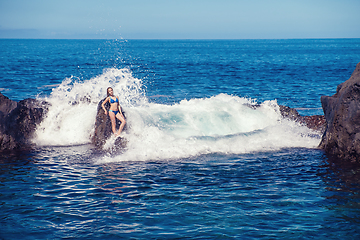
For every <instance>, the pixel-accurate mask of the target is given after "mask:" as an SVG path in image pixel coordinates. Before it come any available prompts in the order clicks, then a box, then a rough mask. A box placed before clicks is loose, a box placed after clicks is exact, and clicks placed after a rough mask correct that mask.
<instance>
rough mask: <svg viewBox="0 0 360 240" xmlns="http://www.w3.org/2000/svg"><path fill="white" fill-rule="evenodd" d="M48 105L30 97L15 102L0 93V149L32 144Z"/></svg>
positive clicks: (11, 148)
mask: <svg viewBox="0 0 360 240" xmlns="http://www.w3.org/2000/svg"><path fill="white" fill-rule="evenodd" d="M48 107H49V103H47V102H44V101H38V100H36V99H31V98H28V99H25V100H22V101H20V102H15V101H12V100H10V99H9V98H8V97H6V96H4V95H2V94H1V93H0V151H4V150H14V149H20V148H25V147H28V146H30V145H31V143H30V139H31V137H32V136H33V134H34V132H35V129H36V125H37V124H39V123H40V122H41V121H42V120H43V118H44V116H45V114H46V112H47V110H48Z"/></svg>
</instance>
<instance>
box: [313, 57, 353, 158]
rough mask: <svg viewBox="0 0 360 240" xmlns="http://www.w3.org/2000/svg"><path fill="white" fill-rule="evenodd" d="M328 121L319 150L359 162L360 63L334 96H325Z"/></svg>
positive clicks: (323, 102)
mask: <svg viewBox="0 0 360 240" xmlns="http://www.w3.org/2000/svg"><path fill="white" fill-rule="evenodd" d="M321 104H322V107H323V110H324V114H325V118H326V121H327V125H326V130H325V133H324V135H323V137H322V140H321V143H320V145H319V147H320V148H321V149H324V150H325V152H326V153H327V154H329V155H331V156H332V157H337V158H340V159H342V160H343V161H349V162H357V163H360V63H358V64H357V66H356V69H355V71H354V72H353V73H352V75H351V77H350V78H349V79H348V80H347V81H345V82H344V83H342V84H340V85H339V86H338V87H337V90H336V93H335V94H334V95H333V96H322V97H321Z"/></svg>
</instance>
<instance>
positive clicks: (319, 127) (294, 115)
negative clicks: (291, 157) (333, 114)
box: [279, 105, 326, 132]
mask: <svg viewBox="0 0 360 240" xmlns="http://www.w3.org/2000/svg"><path fill="white" fill-rule="evenodd" d="M279 107H280V113H281V115H282V116H283V117H284V118H289V119H291V120H293V121H295V122H298V123H300V124H303V125H305V126H307V127H308V128H310V129H312V130H316V131H319V132H324V131H325V127H326V120H325V117H324V116H323V115H313V116H301V115H300V114H299V113H298V111H296V109H294V108H290V107H287V106H283V105H280V106H279Z"/></svg>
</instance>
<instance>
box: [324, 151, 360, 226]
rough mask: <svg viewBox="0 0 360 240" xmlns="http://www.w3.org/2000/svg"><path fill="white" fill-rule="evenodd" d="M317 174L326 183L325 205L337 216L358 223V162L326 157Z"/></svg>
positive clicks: (359, 205)
mask: <svg viewBox="0 0 360 240" xmlns="http://www.w3.org/2000/svg"><path fill="white" fill-rule="evenodd" d="M319 175H320V176H321V177H322V179H323V181H324V182H325V184H326V190H327V191H326V192H325V193H324V194H325V196H324V197H325V198H326V200H327V202H328V203H327V205H326V207H327V208H328V209H330V210H334V211H336V214H337V217H340V218H342V219H344V220H347V221H351V222H354V223H360V164H355V163H347V162H344V161H341V160H339V159H335V158H328V159H326V160H325V161H324V164H323V165H322V166H321V169H320V173H319Z"/></svg>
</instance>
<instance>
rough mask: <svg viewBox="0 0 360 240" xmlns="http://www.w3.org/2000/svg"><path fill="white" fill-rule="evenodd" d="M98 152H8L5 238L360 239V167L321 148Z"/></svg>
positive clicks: (1, 190)
mask: <svg viewBox="0 0 360 240" xmlns="http://www.w3.org/2000/svg"><path fill="white" fill-rule="evenodd" d="M75 152H76V153H77V154H74V153H75ZM100 156H101V154H100V153H99V152H96V151H95V150H93V149H91V148H90V146H87V145H85V146H78V147H66V148H48V149H46V148H44V149H39V150H37V151H33V152H31V153H21V154H19V155H11V156H7V157H5V158H4V156H3V157H2V160H1V172H0V177H1V185H0V200H1V215H0V216H1V218H0V223H1V226H2V233H0V236H1V237H2V238H4V239H14V238H18V237H21V238H22V239H43V238H76V239H89V238H91V239H97V238H105V239H119V238H135V239H174V238H184V237H188V238H200V239H209V238H220V239H223V238H224V239H227V238H241V239H247V238H249V239H252V238H263V239H271V238H283V239H299V238H300V239H308V238H316V239H323V238H330V239H340V238H341V239H357V238H358V237H360V231H359V230H360V225H359V213H360V211H359V209H360V208H359V203H360V201H359V200H360V199H359V190H360V188H359V179H360V168H352V169H346V168H343V169H341V168H340V167H339V166H336V165H335V164H334V163H330V162H329V160H328V159H327V158H326V157H325V156H324V154H323V153H322V152H321V151H319V150H311V149H284V150H282V151H277V152H264V153H256V154H243V155H233V156H228V155H215V154H213V155H204V156H199V157H196V158H189V159H179V160H173V161H148V162H122V163H108V164H100V165H97V164H94V162H95V161H96V160H97V158H99V157H100ZM14 160H16V161H14Z"/></svg>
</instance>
